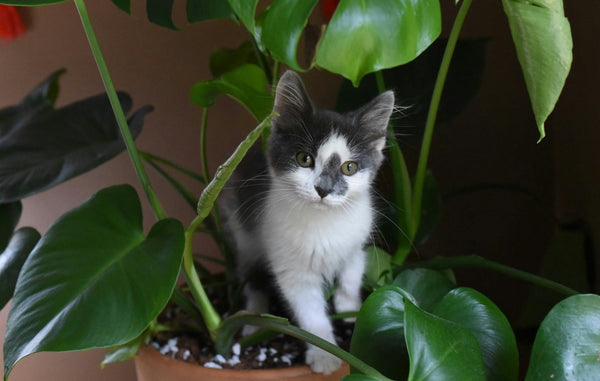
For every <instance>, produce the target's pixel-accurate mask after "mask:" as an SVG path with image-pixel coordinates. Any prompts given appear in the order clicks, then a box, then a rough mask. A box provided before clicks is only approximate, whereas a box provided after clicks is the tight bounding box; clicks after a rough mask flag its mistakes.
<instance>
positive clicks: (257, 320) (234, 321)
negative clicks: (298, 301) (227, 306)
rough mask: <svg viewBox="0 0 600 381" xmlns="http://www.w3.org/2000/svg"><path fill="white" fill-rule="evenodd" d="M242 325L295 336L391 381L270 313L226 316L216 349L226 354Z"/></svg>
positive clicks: (347, 353) (354, 367) (372, 376)
mask: <svg viewBox="0 0 600 381" xmlns="http://www.w3.org/2000/svg"><path fill="white" fill-rule="evenodd" d="M243 325H253V326H257V327H260V328H264V329H268V330H271V331H275V332H279V333H284V334H286V335H288V336H292V337H295V338H297V339H300V340H302V341H305V342H307V343H309V344H312V345H315V346H317V347H319V348H321V349H323V350H325V351H327V352H329V353H331V354H333V355H334V356H337V357H339V358H340V359H342V360H344V361H346V362H347V363H348V364H350V366H351V367H352V368H353V369H354V370H355V371H357V372H359V373H362V374H365V375H367V376H369V377H371V378H372V379H374V380H379V381H392V380H390V379H389V378H387V377H385V376H384V375H383V374H381V373H379V371H377V370H376V369H375V368H373V367H371V366H370V365H368V364H366V363H365V362H364V361H362V360H361V359H359V358H358V357H356V356H354V355H353V354H351V353H349V352H346V351H345V350H343V349H342V348H340V347H338V346H337V345H335V344H332V343H330V342H329V341H327V340H323V339H321V338H320V337H318V336H315V335H313V334H312V333H310V332H307V331H305V330H303V329H300V328H298V327H296V326H294V325H292V324H290V323H289V321H288V320H287V319H284V318H279V317H276V316H272V315H257V314H251V313H247V312H241V313H238V314H236V315H234V316H232V317H230V318H228V319H227V320H225V321H224V322H223V329H222V330H221V331H220V332H219V334H220V336H219V337H217V342H216V347H217V351H219V352H220V353H225V354H227V352H228V350H229V348H230V346H231V340H232V338H233V333H235V332H237V330H239V328H241V327H242V326H243Z"/></svg>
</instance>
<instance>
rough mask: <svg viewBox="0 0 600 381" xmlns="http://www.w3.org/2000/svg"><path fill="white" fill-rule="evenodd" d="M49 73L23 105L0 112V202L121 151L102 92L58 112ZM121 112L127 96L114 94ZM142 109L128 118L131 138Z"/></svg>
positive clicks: (144, 109)
mask: <svg viewBox="0 0 600 381" xmlns="http://www.w3.org/2000/svg"><path fill="white" fill-rule="evenodd" d="M61 73H62V72H60V71H59V72H56V73H54V74H52V75H51V76H50V77H49V78H48V79H47V80H45V81H44V82H42V83H41V84H40V85H39V86H38V87H36V88H35V89H34V90H32V92H31V93H30V94H29V95H27V96H26V97H25V98H24V99H23V101H22V102H21V103H20V104H18V105H16V106H13V107H8V108H5V109H3V110H0V202H10V201H13V200H19V199H22V198H25V197H27V196H30V195H32V194H35V193H37V192H40V191H42V190H45V189H48V188H51V187H53V186H55V185H58V184H60V183H62V182H64V181H66V180H68V179H71V178H72V177H74V176H77V175H79V174H81V173H84V172H86V171H89V170H91V169H93V168H95V167H96V166H98V165H100V164H102V163H104V162H105V161H107V160H109V159H111V158H113V157H114V156H116V155H117V154H118V153H120V152H122V151H123V150H124V149H125V145H124V144H123V139H122V138H121V134H120V132H119V128H118V126H117V123H116V121H115V118H114V115H113V111H112V108H111V106H110V103H109V101H108V98H107V96H106V95H105V94H100V95H97V96H94V97H90V98H87V99H84V100H81V101H78V102H75V103H72V104H70V105H67V106H65V107H62V108H60V109H54V108H53V107H52V106H53V103H54V99H56V92H57V91H58V82H57V79H58V76H59V75H60V74H61ZM119 100H120V102H121V105H122V106H123V109H124V110H125V112H127V111H129V110H130V109H131V106H132V100H131V98H130V97H129V95H127V94H125V93H119ZM151 110H152V108H151V107H149V106H146V107H142V108H141V109H139V110H137V111H136V112H135V113H133V115H132V116H131V117H130V118H129V121H128V123H129V128H130V130H131V133H132V135H133V136H134V137H137V136H138V135H139V133H140V132H141V129H142V124H143V121H144V117H145V116H146V114H147V113H148V112H150V111H151Z"/></svg>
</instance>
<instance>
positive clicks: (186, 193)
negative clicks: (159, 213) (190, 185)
mask: <svg viewBox="0 0 600 381" xmlns="http://www.w3.org/2000/svg"><path fill="white" fill-rule="evenodd" d="M144 160H146V162H147V163H148V164H149V165H150V166H151V167H152V168H154V170H155V171H156V172H158V174H159V175H161V176H162V177H163V178H164V179H165V180H166V181H167V182H168V183H169V184H170V185H171V186H172V187H173V188H174V189H175V190H176V191H177V193H179V194H180V195H181V197H183V199H184V200H185V201H186V202H187V203H188V205H190V206H191V207H192V209H195V208H196V195H194V194H193V193H192V192H191V191H190V190H189V189H187V188H186V187H185V186H183V184H181V183H180V182H178V181H177V180H175V178H173V176H171V175H169V174H168V173H167V172H166V171H165V170H164V169H162V168H161V167H160V166H159V165H158V164H156V163H155V162H154V161H153V160H151V159H148V158H146V157H144Z"/></svg>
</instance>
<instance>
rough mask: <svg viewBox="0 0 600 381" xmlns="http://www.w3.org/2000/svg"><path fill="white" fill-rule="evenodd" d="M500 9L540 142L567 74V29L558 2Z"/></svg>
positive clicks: (514, 3)
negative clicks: (506, 20)
mask: <svg viewBox="0 0 600 381" xmlns="http://www.w3.org/2000/svg"><path fill="white" fill-rule="evenodd" d="M502 5H503V6H504V12H505V13H506V16H507V18H508V24H509V26H510V31H511V33H512V37H513V41H514V43H515V48H516V49H517V57H518V58H519V63H520V64H521V69H522V70H523V75H524V77H525V83H526V84H527V90H528V91H529V98H530V99H531V105H532V107H533V113H534V115H535V121H536V123H537V125H538V130H539V132H540V140H541V139H543V138H544V135H545V130H544V122H545V121H546V118H548V115H550V113H551V112H552V110H553V109H554V105H555V104H556V101H557V100H558V96H559V95H560V93H561V91H562V88H563V86H564V85H565V81H566V79H567V75H568V74H569V71H570V70H571V63H572V62H573V52H572V50H573V40H572V37H571V26H570V24H569V21H568V20H567V18H566V17H565V12H564V10H563V3H562V0H536V1H524V0H502Z"/></svg>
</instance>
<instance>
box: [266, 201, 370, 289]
mask: <svg viewBox="0 0 600 381" xmlns="http://www.w3.org/2000/svg"><path fill="white" fill-rule="evenodd" d="M268 204H269V205H268V207H267V208H268V210H269V213H268V215H267V216H265V217H266V218H265V224H266V229H264V231H266V232H269V233H268V236H263V239H264V242H265V246H266V248H267V255H269V259H270V262H271V263H272V264H273V266H274V269H275V270H277V269H282V270H288V271H292V270H295V271H312V272H319V273H321V274H322V275H323V276H324V277H325V278H326V279H328V280H330V279H331V278H332V277H333V276H334V275H335V273H336V271H337V270H339V268H340V267H341V266H342V263H344V262H345V261H348V260H352V257H353V256H354V255H356V254H357V253H359V252H360V251H361V250H362V246H363V245H364V243H365V241H366V240H367V238H368V236H369V234H370V232H371V224H372V220H373V218H372V212H371V202H370V199H369V197H368V195H365V197H362V198H360V199H359V200H356V202H354V203H353V204H352V207H346V208H335V209H327V208H323V209H318V208H314V207H311V206H309V205H299V204H295V205H294V203H293V201H292V200H288V201H287V202H285V201H283V202H282V201H281V198H278V197H277V196H276V195H273V196H272V197H270V199H269V201H268Z"/></svg>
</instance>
